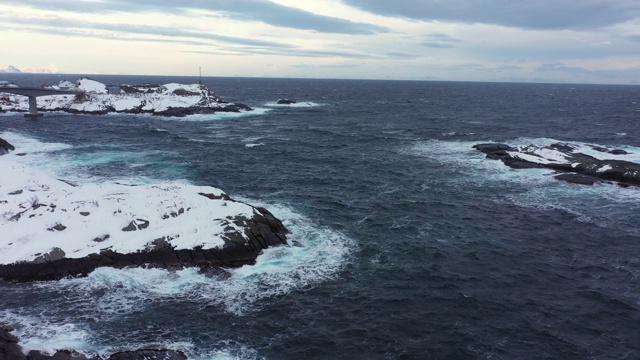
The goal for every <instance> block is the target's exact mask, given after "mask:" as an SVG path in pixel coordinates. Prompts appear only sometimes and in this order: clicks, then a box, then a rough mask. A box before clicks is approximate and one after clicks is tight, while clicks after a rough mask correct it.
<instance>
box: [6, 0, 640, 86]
mask: <svg viewBox="0 0 640 360" xmlns="http://www.w3.org/2000/svg"><path fill="white" fill-rule="evenodd" d="M0 38H1V39H3V49H2V51H1V52H0V69H3V68H6V67H8V66H15V67H16V68H18V69H20V70H22V71H24V72H59V73H70V74H131V75H134V74H136V75H193V76H197V75H198V73H199V69H202V70H201V71H202V75H203V76H248V77H295V78H338V79H343V78H346V79H398V80H449V81H500V82H502V81H507V82H554V83H555V82H560V83H603V84H640V1H638V0H530V1H528V0H271V1H269V0H184V1H176V0H1V1H0Z"/></svg>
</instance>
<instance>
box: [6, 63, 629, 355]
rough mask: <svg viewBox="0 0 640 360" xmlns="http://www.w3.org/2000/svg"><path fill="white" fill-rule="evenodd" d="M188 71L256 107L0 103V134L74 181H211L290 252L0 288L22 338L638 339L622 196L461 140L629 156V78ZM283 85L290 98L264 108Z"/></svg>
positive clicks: (623, 347) (485, 350) (402, 349)
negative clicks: (591, 81)
mask: <svg viewBox="0 0 640 360" xmlns="http://www.w3.org/2000/svg"><path fill="white" fill-rule="evenodd" d="M62 77H65V78H68V79H70V80H74V79H75V77H74V76H71V75H69V76H66V75H65V76H62ZM59 78H60V77H59V76H57V75H47V76H44V77H43V76H41V75H37V76H36V75H22V76H18V77H16V78H15V79H13V78H12V79H7V80H12V81H15V82H16V83H19V84H21V85H30V84H29V82H31V83H33V84H36V85H37V84H40V83H42V82H49V83H54V82H57V81H58V79H59ZM96 79H97V80H101V81H103V82H105V83H137V82H154V83H164V82H193V81H194V80H195V79H194V78H175V77H164V78H161V77H151V78H149V77H144V78H142V77H99V76H96ZM204 83H205V85H207V86H208V87H209V88H211V89H214V90H215V91H216V92H217V93H218V94H219V95H220V96H222V97H223V98H225V99H226V100H229V101H238V102H243V103H246V104H248V105H250V106H252V107H255V108H258V109H260V110H259V111H256V112H255V113H254V114H245V115H242V116H195V117H188V118H181V119H167V118H155V117H152V116H133V115H108V116H72V115H66V114H47V116H45V117H44V118H42V119H38V120H31V121H29V120H25V119H23V118H22V116H21V115H19V114H3V115H0V137H4V138H7V139H13V140H14V143H15V145H16V146H22V148H23V149H26V150H25V151H26V152H28V153H29V155H27V156H25V157H24V160H23V161H25V162H28V163H30V164H31V165H33V166H36V167H39V168H42V169H45V171H49V172H51V173H54V174H58V175H59V176H60V177H64V178H67V179H72V180H74V181H77V182H81V183H82V182H102V181H119V182H131V183H139V182H145V183H149V182H154V181H160V180H176V181H188V182H191V183H194V184H203V185H204V184H206V185H212V186H215V187H219V188H221V189H223V190H225V191H226V192H228V193H229V194H231V195H232V196H233V197H237V198H240V199H243V200H245V201H248V202H251V203H254V204H260V205H264V206H266V207H268V208H269V209H270V210H273V212H274V213H275V214H276V215H277V216H278V217H280V218H281V219H283V220H284V221H285V223H286V225H287V226H289V227H290V228H291V229H292V230H293V235H292V237H293V238H294V239H296V240H297V241H299V242H300V243H302V244H303V245H304V247H292V248H283V249H273V251H270V252H268V253H266V254H265V256H264V257H262V258H261V260H260V262H259V263H258V265H257V266H255V267H245V268H242V269H238V270H232V276H231V278H230V279H229V280H226V281H220V280H218V279H212V278H208V277H205V276H202V275H199V274H197V273H196V272H194V271H192V270H190V269H187V270H183V271H180V272H177V273H168V272H165V271H161V270H153V271H149V270H141V269H128V270H112V269H100V270H98V271H96V272H94V273H93V274H91V276H90V277H89V278H87V279H69V280H63V281H61V282H47V283H37V284H28V285H24V284H21V285H17V284H6V283H4V284H0V309H1V310H0V318H1V319H4V321H7V322H11V323H14V324H16V325H17V328H18V334H19V335H20V336H21V337H22V339H23V341H24V342H25V344H26V345H29V346H30V347H34V348H46V349H55V348H60V347H75V348H78V349H81V350H83V351H85V352H88V353H91V352H97V353H101V354H106V353H109V352H112V351H114V350H119V349H124V348H130V347H143V346H163V347H170V348H174V349H180V350H183V351H185V352H187V353H188V354H189V355H190V356H191V357H192V358H195V359H217V358H224V359H226V358H231V359H233V358H241V359H255V358H266V359H300V358H305V359H313V358H319V359H320V358H345V359H347V358H348V359H352V358H374V359H375V358H380V359H385V358H388V359H397V358H405V359H428V358H433V359H436V358H465V359H511V358H523V359H527V358H530V359H540V358H548V359H556V358H591V359H605V358H636V357H638V356H640V348H639V347H638V345H637V341H636V340H637V339H638V338H640V330H638V327H637V323H638V322H639V321H640V312H639V310H640V295H639V292H638V289H639V288H640V286H639V285H640V281H639V279H638V276H639V275H640V260H639V259H638V254H640V251H639V250H640V241H639V240H640V231H639V229H640V227H639V226H638V224H640V215H638V214H640V212H639V211H638V210H640V202H639V199H640V191H639V190H638V189H635V188H626V189H623V188H619V187H616V186H611V185H599V186H594V187H583V186H577V185H571V184H566V183H560V182H558V181H556V180H554V179H553V178H551V176H549V174H548V172H545V171H542V170H512V169H508V168H506V167H504V166H502V164H500V163H498V162H492V161H489V160H486V159H484V156H483V155H482V154H480V153H479V152H476V151H475V150H473V149H471V146H472V145H473V144H475V143H478V142H486V141H502V142H507V143H510V144H512V145H526V144H530V143H537V144H539V143H547V142H551V141H556V140H557V141H571V142H577V143H588V144H596V145H601V146H611V147H623V148H625V149H627V150H628V151H631V152H638V153H640V141H639V140H638V139H640V136H639V135H640V133H639V132H640V130H639V129H640V127H638V124H637V121H638V114H639V113H640V105H638V104H637V101H638V98H639V95H640V88H638V87H622V86H596V85H547V84H490V83H438V82H393V81H388V82H386V81H346V80H295V79H291V80H285V79H238V78H206V79H205V80H204ZM285 97H286V98H294V99H296V100H298V101H301V102H303V103H305V104H306V105H304V106H297V107H282V106H273V103H274V102H275V101H276V100H277V99H279V98H285ZM307 103H308V104H307Z"/></svg>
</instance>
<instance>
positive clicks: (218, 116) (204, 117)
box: [158, 108, 271, 122]
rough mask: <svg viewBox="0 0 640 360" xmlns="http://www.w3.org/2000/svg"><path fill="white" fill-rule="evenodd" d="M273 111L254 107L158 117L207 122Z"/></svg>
mask: <svg viewBox="0 0 640 360" xmlns="http://www.w3.org/2000/svg"><path fill="white" fill-rule="evenodd" d="M269 111H271V109H265V108H254V109H253V110H251V111H240V112H217V113H215V114H194V115H187V116H184V117H158V118H160V119H162V120H166V121H194V122H198V121H199V122H207V121H220V120H232V119H239V118H244V117H255V116H261V115H264V114H266V113H268V112H269Z"/></svg>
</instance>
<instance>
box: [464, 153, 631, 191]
mask: <svg viewBox="0 0 640 360" xmlns="http://www.w3.org/2000/svg"><path fill="white" fill-rule="evenodd" d="M473 148H475V149H476V150H479V151H481V152H483V153H485V154H487V158H488V159H493V160H500V161H502V162H503V163H504V164H505V165H507V166H509V167H511V168H514V169H530V168H543V169H550V170H554V171H555V172H557V174H556V175H555V178H556V179H558V180H562V181H567V182H571V183H575V184H582V185H593V184H595V183H602V182H608V183H616V184H618V185H620V186H631V185H634V186H640V164H638V163H636V162H632V161H629V160H625V158H629V157H630V156H631V155H633V154H629V153H628V152H627V151H625V150H623V149H615V148H613V149H611V148H606V147H602V146H597V145H584V144H573V143H554V144H550V145H528V146H520V147H512V146H510V145H508V144H500V143H484V144H476V145H474V146H473Z"/></svg>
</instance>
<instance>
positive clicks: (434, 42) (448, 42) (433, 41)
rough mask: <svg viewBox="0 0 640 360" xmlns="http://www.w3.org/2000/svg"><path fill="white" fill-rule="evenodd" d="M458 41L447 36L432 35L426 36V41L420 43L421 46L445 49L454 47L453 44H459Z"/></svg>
mask: <svg viewBox="0 0 640 360" xmlns="http://www.w3.org/2000/svg"><path fill="white" fill-rule="evenodd" d="M460 41H461V40H460V39H456V38H454V37H451V36H449V35H447V34H442V33H432V34H429V35H427V39H426V40H425V41H423V42H422V43H421V45H422V46H426V47H431V48H439V49H447V48H452V47H454V45H455V43H458V42H460Z"/></svg>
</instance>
